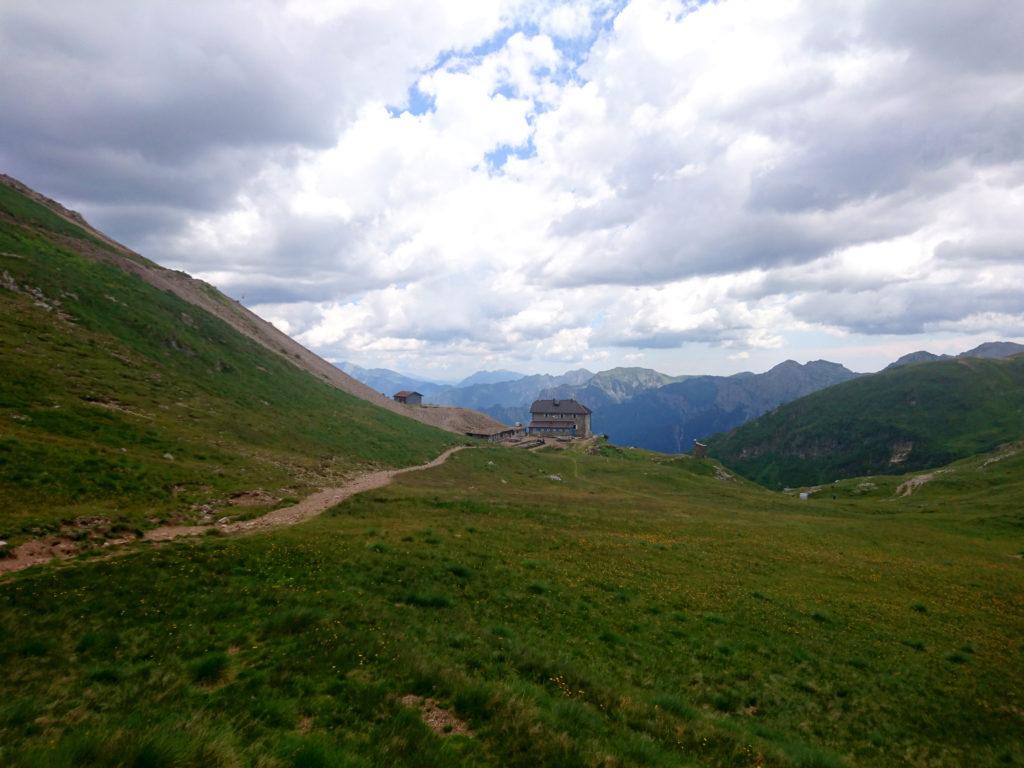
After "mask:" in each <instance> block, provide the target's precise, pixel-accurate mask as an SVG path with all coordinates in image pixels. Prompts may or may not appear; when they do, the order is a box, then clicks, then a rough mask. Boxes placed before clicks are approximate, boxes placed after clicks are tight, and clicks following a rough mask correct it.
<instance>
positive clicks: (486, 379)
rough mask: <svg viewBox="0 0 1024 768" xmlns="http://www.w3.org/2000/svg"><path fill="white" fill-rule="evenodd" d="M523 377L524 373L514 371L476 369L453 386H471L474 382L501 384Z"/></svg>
mask: <svg viewBox="0 0 1024 768" xmlns="http://www.w3.org/2000/svg"><path fill="white" fill-rule="evenodd" d="M525 377H526V374H525V373H516V372H515V371H505V370H497V371H477V372H476V373H474V374H472V375H470V376H467V377H466V378H464V379H463V380H462V381H460V382H459V383H458V384H456V385H455V386H457V387H471V386H473V385H474V384H501V383H502V382H506V381H517V380H519V379H522V378H525Z"/></svg>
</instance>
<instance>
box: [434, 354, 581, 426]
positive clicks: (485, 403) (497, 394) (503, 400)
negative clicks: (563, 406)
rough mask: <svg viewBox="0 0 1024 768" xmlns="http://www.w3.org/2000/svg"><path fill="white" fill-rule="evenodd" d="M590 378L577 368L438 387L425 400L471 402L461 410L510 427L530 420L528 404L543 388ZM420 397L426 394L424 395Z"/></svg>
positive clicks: (440, 403) (443, 403)
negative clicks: (480, 382)
mask: <svg viewBox="0 0 1024 768" xmlns="http://www.w3.org/2000/svg"><path fill="white" fill-rule="evenodd" d="M593 376H594V374H593V373H592V372H591V371H588V370H586V369H583V368H580V369H579V370H575V371H568V372H567V373H563V374H562V375H561V376H550V375H548V374H537V375H535V376H523V377H522V378H520V379H516V380H514V381H501V382H497V383H495V384H471V385H470V386H467V387H461V386H459V387H441V388H439V389H436V390H434V391H433V392H431V393H430V394H429V396H428V397H426V398H425V401H426V402H430V403H436V404H438V405H456V404H457V405H464V404H468V403H474V405H473V406H468V405H466V406H465V407H472V408H474V409H476V410H479V411H482V412H484V413H486V414H488V415H490V416H492V417H493V418H496V419H498V420H499V421H502V422H504V423H506V424H513V423H515V422H517V421H522V422H526V421H529V420H530V404H531V403H533V401H534V400H536V399H537V397H538V396H539V395H540V393H541V391H543V390H544V389H547V388H549V387H557V386H559V385H561V384H582V383H584V382H586V381H589V380H590V379H591V378H593ZM423 394H424V395H427V393H426V392H424V393H423Z"/></svg>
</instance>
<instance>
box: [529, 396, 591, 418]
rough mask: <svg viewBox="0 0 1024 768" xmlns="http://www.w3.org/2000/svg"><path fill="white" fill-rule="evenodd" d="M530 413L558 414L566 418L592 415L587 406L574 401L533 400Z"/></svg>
mask: <svg viewBox="0 0 1024 768" xmlns="http://www.w3.org/2000/svg"><path fill="white" fill-rule="evenodd" d="M530 413H558V414H565V415H567V416H575V415H585V414H588V413H593V411H591V410H590V409H589V408H587V406H585V405H583V404H582V403H577V402H576V401H575V400H534V401H533V405H531V406H530Z"/></svg>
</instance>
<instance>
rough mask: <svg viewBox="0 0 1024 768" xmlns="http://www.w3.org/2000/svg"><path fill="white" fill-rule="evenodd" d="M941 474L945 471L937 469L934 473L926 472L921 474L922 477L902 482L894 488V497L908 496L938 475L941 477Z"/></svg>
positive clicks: (918, 476)
mask: <svg viewBox="0 0 1024 768" xmlns="http://www.w3.org/2000/svg"><path fill="white" fill-rule="evenodd" d="M943 472H945V470H943V469H938V470H936V471H934V472H928V473H926V474H923V475H917V476H916V477H912V478H910V479H909V480H904V481H903V482H902V483H900V484H899V485H898V486H897V487H896V495H897V496H910V495H911V494H912V493H913V492H914V491H916V490H917V489H918V488H920V487H921V486H922V485H924V484H925V483H928V482H931V481H932V480H934V479H935V478H936V477H937V476H938V475H941V474H942V473H943Z"/></svg>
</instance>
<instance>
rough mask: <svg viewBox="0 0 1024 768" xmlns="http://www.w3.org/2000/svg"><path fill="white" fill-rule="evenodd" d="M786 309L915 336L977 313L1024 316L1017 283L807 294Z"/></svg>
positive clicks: (817, 319) (813, 318) (869, 330)
mask: <svg viewBox="0 0 1024 768" xmlns="http://www.w3.org/2000/svg"><path fill="white" fill-rule="evenodd" d="M790 309H791V311H792V313H793V315H794V316H795V317H797V318H799V319H801V320H806V321H808V322H812V323H822V324H826V325H832V326H837V327H840V328H843V329H845V330H848V331H852V332H855V333H865V334H917V333H924V332H926V331H928V330H931V329H934V328H936V327H939V326H943V325H949V324H953V323H956V322H959V321H962V320H964V319H966V318H968V317H971V316H973V315H976V314H979V313H991V314H997V315H1008V316H1020V317H1024V292H1021V291H1020V290H1019V289H1018V288H1017V287H1016V286H1003V287H999V288H991V287H984V286H972V285H969V284H966V285H960V286H950V285H935V284H927V283H912V284H905V285H898V286H892V287H889V288H884V289H881V290H878V291H865V292H859V293H857V292H845V291H836V292H816V293H811V294H807V295H803V296H799V297H797V298H796V299H794V301H793V302H792V303H791V307H790Z"/></svg>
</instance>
